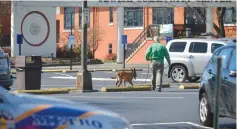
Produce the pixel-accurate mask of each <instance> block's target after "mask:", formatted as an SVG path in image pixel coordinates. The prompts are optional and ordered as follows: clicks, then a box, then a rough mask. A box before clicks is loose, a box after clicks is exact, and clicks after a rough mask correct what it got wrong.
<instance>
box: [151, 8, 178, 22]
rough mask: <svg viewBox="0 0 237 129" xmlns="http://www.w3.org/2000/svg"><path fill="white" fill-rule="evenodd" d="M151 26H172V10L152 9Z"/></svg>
mask: <svg viewBox="0 0 237 129" xmlns="http://www.w3.org/2000/svg"><path fill="white" fill-rule="evenodd" d="M152 23H153V24H173V23H174V8H152Z"/></svg>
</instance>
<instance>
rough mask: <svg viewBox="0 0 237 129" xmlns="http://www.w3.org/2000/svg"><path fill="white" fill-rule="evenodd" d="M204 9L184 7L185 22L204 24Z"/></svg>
mask: <svg viewBox="0 0 237 129" xmlns="http://www.w3.org/2000/svg"><path fill="white" fill-rule="evenodd" d="M205 16H206V9H205V8H200V7H193V8H189V7H186V8H185V24H206V21H205V19H206V18H205Z"/></svg>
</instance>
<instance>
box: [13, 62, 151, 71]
mask: <svg viewBox="0 0 237 129" xmlns="http://www.w3.org/2000/svg"><path fill="white" fill-rule="evenodd" d="M87 68H88V70H93V69H123V64H116V63H105V64H90V65H87ZM125 68H127V69H129V68H136V69H147V68H148V65H147V64H125ZM12 69H13V70H14V69H15V68H12ZM57 69H64V70H69V69H70V65H68V66H49V67H43V68H42V70H57ZM79 69H81V65H73V66H72V70H79Z"/></svg>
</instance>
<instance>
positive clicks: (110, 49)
mask: <svg viewBox="0 0 237 129" xmlns="http://www.w3.org/2000/svg"><path fill="white" fill-rule="evenodd" d="M112 50H113V46H112V43H110V44H109V54H112V52H113V51H112Z"/></svg>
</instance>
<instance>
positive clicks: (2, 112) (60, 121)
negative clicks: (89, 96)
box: [0, 87, 133, 129]
mask: <svg viewBox="0 0 237 129" xmlns="http://www.w3.org/2000/svg"><path fill="white" fill-rule="evenodd" d="M0 128H1V129H56V128H57V129H133V127H132V126H131V124H130V123H129V121H127V120H126V119H125V118H123V117H121V116H120V115H119V114H117V113H114V112H111V111H109V110H105V109H102V108H99V107H95V106H90V105H87V104H82V103H80V104H78V103H75V102H72V101H69V100H63V99H57V98H53V97H49V96H48V97H45V96H42V95H30V94H16V93H12V92H9V91H7V90H5V89H3V88H2V87H0Z"/></svg>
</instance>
